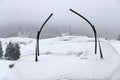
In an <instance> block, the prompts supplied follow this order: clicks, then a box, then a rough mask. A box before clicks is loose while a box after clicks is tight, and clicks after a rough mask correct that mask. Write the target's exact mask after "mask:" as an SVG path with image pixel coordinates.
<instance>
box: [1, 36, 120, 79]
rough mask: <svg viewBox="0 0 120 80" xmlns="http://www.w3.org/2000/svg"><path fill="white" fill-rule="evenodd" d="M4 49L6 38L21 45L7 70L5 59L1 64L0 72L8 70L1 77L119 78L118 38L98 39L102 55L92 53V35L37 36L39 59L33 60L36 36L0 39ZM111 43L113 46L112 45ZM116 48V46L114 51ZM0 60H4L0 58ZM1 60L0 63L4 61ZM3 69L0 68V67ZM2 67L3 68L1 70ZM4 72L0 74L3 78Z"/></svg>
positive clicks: (119, 49)
mask: <svg viewBox="0 0 120 80" xmlns="http://www.w3.org/2000/svg"><path fill="white" fill-rule="evenodd" d="M1 40H2V42H3V45H4V46H3V47H4V49H5V47H6V45H7V44H8V42H9V41H13V42H18V43H20V46H21V58H20V59H19V60H18V61H17V62H16V64H15V66H14V67H13V68H12V69H11V70H10V71H8V70H9V69H8V65H9V64H10V63H11V62H10V63H6V65H5V67H4V68H1V67H0V74H5V73H6V72H7V71H8V72H7V74H6V75H5V77H4V80H83V79H91V80H97V79H101V80H109V79H111V80H119V78H120V77H119V76H120V55H119V54H118V52H120V48H119V45H118V44H119V43H120V42H119V41H117V42H116V41H110V42H109V41H106V40H104V39H100V41H101V46H102V52H103V56H104V59H103V60H102V59H100V57H99V49H98V52H97V55H95V54H94V38H88V37H85V36H62V37H56V38H49V39H42V40H40V54H41V55H40V56H39V61H38V62H34V60H35V59H34V58H35V56H34V54H35V43H36V40H35V39H30V38H17V37H16V38H7V39H1ZM111 44H112V45H113V46H112V45H111ZM115 48H117V49H118V50H117V51H116V49H115ZM1 62H2V63H5V62H3V61H1ZM1 62H0V65H3V64H2V63H1ZM1 69H2V71H1ZM4 69H6V72H4V73H3V71H4ZM1 77H2V78H3V75H2V76H1V75H0V79H1V80H2V78H1Z"/></svg>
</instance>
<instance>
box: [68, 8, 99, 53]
mask: <svg viewBox="0 0 120 80" xmlns="http://www.w3.org/2000/svg"><path fill="white" fill-rule="evenodd" d="M70 11H71V12H73V13H75V14H76V15H78V16H80V17H81V18H83V19H84V20H85V21H86V22H88V24H89V25H90V26H91V28H92V29H93V31H94V36H95V54H96V53H97V33H96V29H95V27H94V25H92V24H91V22H90V21H89V20H87V19H86V18H85V17H84V16H82V15H81V14H79V13H78V12H76V11H74V10H72V9H70Z"/></svg>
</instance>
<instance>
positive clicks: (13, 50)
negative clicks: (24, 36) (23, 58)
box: [5, 42, 20, 60]
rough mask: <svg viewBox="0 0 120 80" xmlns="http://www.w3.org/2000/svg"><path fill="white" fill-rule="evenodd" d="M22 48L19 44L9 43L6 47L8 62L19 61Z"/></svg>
mask: <svg viewBox="0 0 120 80" xmlns="http://www.w3.org/2000/svg"><path fill="white" fill-rule="evenodd" d="M19 49H20V47H19V44H18V43H14V44H13V43H12V42H9V44H8V45H7V47H6V53H5V58H6V59H7V60H17V59H19V57H20V50H19Z"/></svg>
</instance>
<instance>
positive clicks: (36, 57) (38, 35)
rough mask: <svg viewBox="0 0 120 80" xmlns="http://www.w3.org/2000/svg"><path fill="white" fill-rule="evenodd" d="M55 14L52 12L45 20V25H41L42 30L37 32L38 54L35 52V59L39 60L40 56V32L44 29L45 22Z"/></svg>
mask: <svg viewBox="0 0 120 80" xmlns="http://www.w3.org/2000/svg"><path fill="white" fill-rule="evenodd" d="M52 16H53V13H51V14H50V16H49V17H48V18H47V19H46V20H45V22H44V23H43V25H42V26H41V28H40V30H39V31H38V33H37V44H36V54H35V61H36V62H37V61H38V56H39V55H40V54H39V37H40V33H41V31H42V29H43V27H44V26H45V24H46V23H47V22H48V20H49V19H50V18H51V17H52Z"/></svg>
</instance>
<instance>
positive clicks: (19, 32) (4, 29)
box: [0, 24, 65, 38]
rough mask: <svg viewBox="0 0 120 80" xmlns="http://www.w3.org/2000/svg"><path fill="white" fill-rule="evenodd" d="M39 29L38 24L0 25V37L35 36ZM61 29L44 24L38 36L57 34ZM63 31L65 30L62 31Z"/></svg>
mask: <svg viewBox="0 0 120 80" xmlns="http://www.w3.org/2000/svg"><path fill="white" fill-rule="evenodd" d="M39 29H40V26H39V25H33V24H20V25H15V24H14V25H13V24H11V25H0V37H2V38H8V37H30V38H36V36H37V31H38V30H39ZM62 31H63V30H62V29H61V30H60V29H58V28H57V29H56V28H51V27H47V26H45V27H44V28H43V31H42V33H41V37H40V38H49V37H55V36H59V35H60V34H61V32H62ZM63 32H65V31H63Z"/></svg>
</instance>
